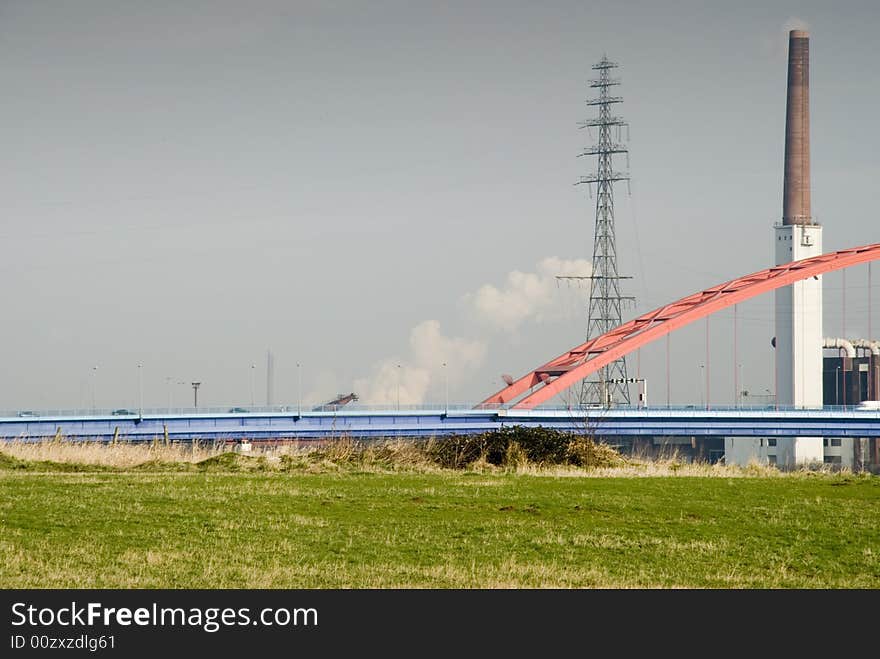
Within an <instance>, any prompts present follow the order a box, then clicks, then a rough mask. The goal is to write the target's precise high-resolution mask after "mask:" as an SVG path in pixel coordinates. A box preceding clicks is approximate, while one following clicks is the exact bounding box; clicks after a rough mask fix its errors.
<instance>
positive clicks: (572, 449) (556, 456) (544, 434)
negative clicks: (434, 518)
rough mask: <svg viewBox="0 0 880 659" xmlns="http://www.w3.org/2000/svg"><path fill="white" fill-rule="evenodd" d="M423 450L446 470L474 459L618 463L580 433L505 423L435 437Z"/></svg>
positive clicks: (510, 462)
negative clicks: (486, 429)
mask: <svg viewBox="0 0 880 659" xmlns="http://www.w3.org/2000/svg"><path fill="white" fill-rule="evenodd" d="M425 450H426V452H427V453H428V455H429V457H430V458H431V459H432V460H433V461H434V462H435V463H437V464H438V465H440V466H441V467H446V468H449V469H462V468H464V467H467V466H468V465H470V464H472V463H474V462H477V461H478V460H484V461H485V462H487V463H489V464H491V465H495V466H506V467H516V466H517V465H521V464H524V463H526V462H529V463H532V464H537V465H561V464H570V465H575V466H579V467H604V466H610V465H613V464H617V463H619V462H620V456H619V455H618V454H617V452H616V451H615V450H614V449H612V448H611V447H610V446H607V445H604V444H596V443H595V442H594V441H593V440H592V439H591V438H589V437H585V436H583V435H578V434H575V433H569V432H562V431H559V430H553V429H551V428H544V427H541V426H538V427H535V428H528V427H524V426H508V427H504V428H501V429H500V430H490V431H489V432H485V433H480V434H477V435H449V436H447V437H439V438H437V439H435V440H433V441H431V442H429V443H428V445H427V446H426V447H425Z"/></svg>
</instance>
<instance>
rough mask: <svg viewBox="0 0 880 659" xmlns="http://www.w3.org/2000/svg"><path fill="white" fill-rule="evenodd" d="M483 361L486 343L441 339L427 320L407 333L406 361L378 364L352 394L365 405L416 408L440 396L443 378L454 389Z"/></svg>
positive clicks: (436, 326) (437, 327) (437, 326)
mask: <svg viewBox="0 0 880 659" xmlns="http://www.w3.org/2000/svg"><path fill="white" fill-rule="evenodd" d="M485 357H486V343H485V342H483V341H478V340H473V341H472V340H469V339H464V338H461V337H447V336H444V335H443V333H442V332H441V331H440V323H439V322H438V321H436V320H426V321H423V322H421V323H419V324H418V325H416V326H415V327H414V328H413V329H412V330H411V331H410V336H409V355H408V357H407V358H406V359H401V360H395V359H386V360H383V361H382V362H380V363H378V364H377V365H376V367H375V369H374V372H373V374H372V375H371V376H369V377H366V378H361V379H359V380H356V381H355V383H354V387H355V392H356V393H357V394H358V396H359V399H360V402H361V403H363V404H365V405H384V406H389V407H394V406H396V405H397V403H398V401H399V403H400V405H401V406H405V405H419V404H421V403H424V402H425V401H426V399H427V396H428V394H429V392H431V393H432V394H433V396H434V397H437V396H439V395H443V394H442V392H441V391H440V387H442V386H443V384H444V381H445V378H448V382H449V384H450V385H451V386H454V385H455V384H456V383H459V382H461V381H462V380H463V378H464V377H465V376H467V375H468V374H469V373H471V372H473V370H474V369H476V368H478V367H479V366H480V365H481V364H482V363H483V360H484V359H485ZM444 363H445V364H446V366H443V364H444ZM444 369H445V371H446V373H445V374H444ZM436 402H438V403H439V402H441V401H439V400H438V401H436Z"/></svg>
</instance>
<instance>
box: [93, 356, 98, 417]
mask: <svg viewBox="0 0 880 659" xmlns="http://www.w3.org/2000/svg"><path fill="white" fill-rule="evenodd" d="M97 378H98V367H97V366H92V413H94V412H95V381H96V380H97Z"/></svg>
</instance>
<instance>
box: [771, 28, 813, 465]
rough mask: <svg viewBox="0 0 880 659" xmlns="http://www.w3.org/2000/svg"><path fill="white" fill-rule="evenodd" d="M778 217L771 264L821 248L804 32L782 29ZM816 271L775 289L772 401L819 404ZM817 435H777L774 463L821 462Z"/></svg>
mask: <svg viewBox="0 0 880 659" xmlns="http://www.w3.org/2000/svg"><path fill="white" fill-rule="evenodd" d="M784 172H785V176H784V181H783V190H782V223H781V224H777V225H776V226H775V231H774V249H775V252H776V265H783V264H785V263H789V262H791V261H798V260H800V259H806V258H810V257H812V256H818V255H820V254H821V253H822V227H821V226H820V225H819V224H818V223H816V222H813V218H812V215H811V213H810V37H809V34H808V33H807V32H804V31H803V30H792V31H791V32H789V34H788V92H787V95H786V108H785V165H784ZM823 337H824V333H823V331H822V277H821V276H820V277H815V278H810V279H807V280H804V281H799V282H796V283H794V284H792V285H791V286H785V287H783V288H779V289H777V290H776V349H775V360H776V402H777V404H778V405H779V406H780V407H788V406H793V407H795V408H821V407H822V339H823ZM822 460H823V448H822V438H821V437H789V438H780V440H779V443H778V444H777V464H779V465H780V466H787V467H793V466H795V465H802V464H807V463H811V462H819V463H821V462H822Z"/></svg>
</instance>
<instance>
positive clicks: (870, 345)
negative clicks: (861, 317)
mask: <svg viewBox="0 0 880 659" xmlns="http://www.w3.org/2000/svg"><path fill="white" fill-rule="evenodd" d="M851 343H852V344H853V346H854V347H856V348H863V349H865V350H870V351H871V354H872V355H874V356H875V357H880V341H871V340H870V339H853V340H852V341H851Z"/></svg>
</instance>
